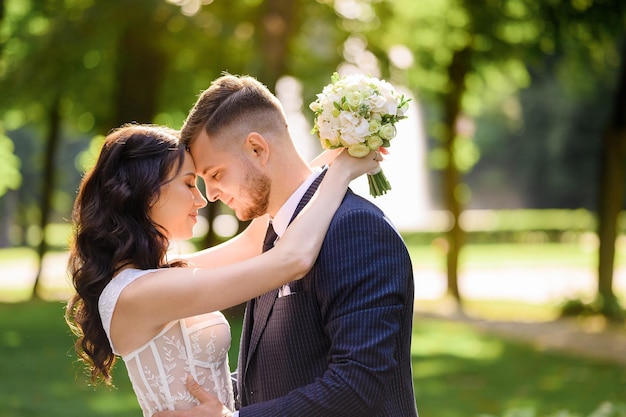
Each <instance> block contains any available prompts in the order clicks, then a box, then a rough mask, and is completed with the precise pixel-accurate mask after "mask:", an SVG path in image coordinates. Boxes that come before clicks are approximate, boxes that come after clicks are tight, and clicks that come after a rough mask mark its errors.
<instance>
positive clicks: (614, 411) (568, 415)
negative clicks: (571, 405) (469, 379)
mask: <svg viewBox="0 0 626 417" xmlns="http://www.w3.org/2000/svg"><path fill="white" fill-rule="evenodd" d="M478 417H496V416H493V415H490V414H481V415H480V416H478ZM502 417H583V414H580V413H573V412H571V411H568V410H559V411H557V412H554V413H550V414H537V412H536V411H535V409H534V408H533V407H525V408H513V409H510V410H507V411H506V412H504V414H502ZM584 417H626V404H623V403H617V404H615V403H611V402H604V403H602V404H600V405H599V406H598V408H596V409H595V410H593V411H592V412H591V413H590V414H585V415H584Z"/></svg>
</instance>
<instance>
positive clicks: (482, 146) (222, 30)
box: [0, 0, 626, 417]
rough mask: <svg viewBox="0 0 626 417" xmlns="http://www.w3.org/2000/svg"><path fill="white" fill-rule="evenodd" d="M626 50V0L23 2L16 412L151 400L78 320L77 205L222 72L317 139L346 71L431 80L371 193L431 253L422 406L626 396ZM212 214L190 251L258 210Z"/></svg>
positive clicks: (7, 112)
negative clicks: (324, 106) (111, 379)
mask: <svg viewBox="0 0 626 417" xmlns="http://www.w3.org/2000/svg"><path fill="white" fill-rule="evenodd" d="M625 59H626V4H625V3H624V2H623V1H621V0H482V1H478V0H419V1H416V0H241V1H226V0H134V1H127V0H0V415H2V416H7V417H13V416H40V415H47V416H49V415H51V414H52V415H53V416H54V415H59V416H61V415H63V416H72V415H77V416H78V415H86V414H87V415H92V416H131V415H139V409H138V407H137V406H136V403H135V400H134V397H133V395H132V392H131V391H130V387H129V386H128V382H127V381H126V376H125V375H124V370H123V369H121V370H120V371H118V372H117V373H116V385H117V389H110V388H106V387H104V388H103V387H98V388H97V389H94V388H93V387H90V386H88V385H87V383H86V378H85V377H84V375H83V374H82V371H81V369H80V365H79V364H76V363H75V357H74V356H73V352H72V346H71V345H72V338H71V337H70V336H69V330H67V328H66V326H65V324H64V323H63V319H62V314H63V306H64V303H65V300H67V298H68V297H69V295H70V294H71V291H70V287H69V284H68V280H67V277H66V274H65V267H66V265H65V262H66V260H67V248H68V243H69V239H70V236H71V225H70V215H71V208H72V204H73V200H74V197H75V194H76V190H77V188H78V184H79V182H80V178H81V175H82V173H83V172H84V170H85V169H87V168H88V167H89V166H90V165H91V164H92V163H93V161H94V158H95V157H96V156H97V152H98V150H99V146H100V143H101V142H102V139H103V138H104V135H106V134H107V132H108V131H110V130H111V129H112V128H115V127H118V126H120V125H122V124H124V123H128V122H139V123H157V124H164V125H168V126H170V127H173V128H177V129H178V128H180V127H181V125H182V123H183V121H184V119H185V117H186V114H187V111H188V110H189V109H190V108H191V106H192V105H193V103H194V102H195V100H196V98H197V96H198V94H199V93H200V92H201V91H202V90H204V89H205V88H207V87H208V86H209V84H210V83H211V81H212V80H213V79H215V78H217V77H219V76H220V75H221V74H222V73H224V72H229V73H232V74H247V75H252V76H254V77H256V78H257V79H259V80H260V81H262V82H263V83H265V84H266V85H267V86H268V87H269V88H270V89H271V90H272V91H273V92H275V93H276V95H277V96H278V97H279V99H280V100H281V102H282V103H283V105H284V107H285V111H286V114H287V116H288V119H289V124H290V129H291V131H292V135H293V137H294V140H296V144H297V146H298V148H299V150H300V151H301V153H302V154H303V155H304V156H305V158H308V159H311V158H312V157H313V156H314V155H316V154H317V153H318V152H319V151H320V149H321V148H320V146H319V143H318V141H317V139H316V138H315V137H314V136H313V135H311V133H310V130H311V128H312V121H313V113H312V111H310V110H309V108H308V105H309V103H311V102H312V101H314V100H315V94H317V93H319V92H321V90H322V88H323V87H324V86H325V85H326V84H328V83H329V82H330V76H331V74H332V73H333V72H335V71H338V72H339V73H340V74H348V73H356V72H358V73H363V74H366V75H371V76H374V77H379V78H382V79H385V80H387V81H389V82H391V83H392V84H393V85H394V86H395V87H396V89H397V90H398V91H399V92H400V93H401V94H404V95H405V96H408V97H411V99H412V101H411V103H410V110H409V113H408V115H409V118H408V119H406V120H403V121H401V122H399V124H398V126H397V127H398V135H397V137H396V138H395V139H394V140H393V141H392V145H391V147H390V149H389V150H390V152H391V153H390V155H388V156H387V158H386V161H385V162H384V163H383V165H382V167H383V170H384V171H385V174H386V175H387V177H388V178H389V180H390V182H391V185H392V190H391V191H390V192H389V193H387V194H386V195H384V196H382V197H378V198H375V199H374V198H372V197H369V195H368V191H367V181H365V180H364V179H358V180H355V182H354V183H353V189H354V190H355V191H356V192H357V193H359V194H361V195H363V196H365V197H367V198H369V199H371V200H372V201H373V202H374V203H375V204H377V205H379V206H380V207H381V208H382V209H383V210H385V211H386V212H387V213H388V215H389V217H390V218H391V220H392V221H393V222H394V223H395V224H396V226H397V227H398V229H399V230H400V232H401V233H402V235H403V237H404V238H405V241H406V242H407V246H408V247H409V250H410V253H411V256H412V259H413V263H414V267H415V278H416V293H415V298H416V326H415V330H414V359H415V362H414V375H415V385H416V401H417V404H418V408H419V410H420V414H421V415H424V416H426V417H429V416H436V417H457V416H458V417H460V416H483V417H485V416H505V415H506V416H518V415H519V416H529V417H533V416H548V415H551V416H552V415H557V413H561V414H558V416H574V415H578V416H585V417H586V416H592V415H593V416H600V415H602V416H609V417H610V416H626V410H625V406H624V403H626V400H625V398H626V363H625V362H624V360H623V359H624V357H626V352H625V351H619V350H618V353H617V354H612V356H611V358H609V357H608V356H607V354H606V352H604V353H605V354H604V355H603V354H602V353H598V351H602V350H603V349H604V350H606V349H607V348H610V347H613V348H616V347H617V349H619V347H621V346H626V344H619V343H624V338H626V330H625V326H624V317H625V312H624V307H623V306H624V302H626V236H625V233H626V223H624V219H623V209H624V202H625V198H626V196H625V194H624V180H625V179H626V176H625V175H626V172H625V168H626V62H625ZM203 216H204V221H202V222H201V223H200V224H199V227H198V228H197V230H196V236H195V237H194V239H192V241H191V242H177V244H176V245H174V247H173V248H172V250H173V251H189V250H193V249H199V248H204V247H207V246H211V245H214V244H216V243H219V242H221V241H223V240H225V239H228V238H229V237H232V236H233V235H235V234H236V233H238V231H240V230H241V229H242V228H243V227H244V226H245V225H244V224H240V223H239V222H238V221H237V220H236V219H235V218H234V217H233V216H232V214H231V212H230V211H229V209H228V207H225V206H223V205H221V204H220V203H212V204H210V205H209V206H208V207H207V208H206V209H205V210H204V212H203ZM241 312H242V308H241V306H239V307H237V308H233V309H232V310H231V311H229V312H228V316H229V319H230V320H231V326H232V327H233V348H232V349H231V351H232V352H233V353H231V358H232V360H231V366H232V367H234V366H235V363H236V351H237V345H238V342H237V340H238V339H237V338H238V334H237V332H238V330H237V329H238V326H240V324H239V321H240V317H241ZM477 321H480V323H482V324H485V323H495V324H502V323H505V322H506V323H508V325H509V326H508V327H507V328H508V329H509V330H510V331H511V332H515V331H516V330H515V329H520V328H524V329H527V328H528V327H527V326H526V327H525V325H528V324H530V323H534V324H536V325H537V326H540V325H544V324H546V323H551V324H555V323H557V324H563V326H565V327H563V326H561V327H559V329H561V330H562V329H568V331H569V332H570V333H572V332H573V334H574V337H572V338H569V339H563V340H566V341H565V342H563V343H562V344H561V346H560V348H559V349H556V351H555V352H553V351H552V349H547V348H546V347H545V346H543V345H542V346H539V347H538V345H537V340H538V338H540V337H544V338H545V336H546V333H548V336H550V334H551V333H552V332H554V335H555V336H554V337H553V338H552V339H555V338H556V337H557V336H556V330H555V329H554V328H552V327H549V328H546V327H536V331H535V332H534V333H533V335H534V336H533V337H532V338H531V339H532V340H530V341H528V340H526V341H525V342H524V343H523V344H518V342H519V341H511V340H510V338H507V337H505V336H503V335H502V334H501V333H498V332H493V331H489V330H487V331H485V328H487V327H488V326H482V327H481V328H478V327H477V326H476V322H477ZM518 333H519V332H518ZM559 334H560V333H559ZM588 334H593V335H595V336H599V337H600V336H602V337H609V338H608V339H606V338H605V339H594V342H592V343H591V344H592V345H593V346H594V348H593V350H594V351H595V353H596V354H595V355H594V357H593V358H591V359H590V358H588V357H587V356H585V354H583V353H581V351H580V350H577V351H576V352H574V353H572V352H571V351H568V349H567V348H568V347H570V348H571V347H573V346H574V345H576V342H577V341H580V340H583V336H582V335H588ZM548 339H550V337H548ZM546 349H547V350H546ZM569 350H571V349H569ZM619 352H622V353H619ZM598 358H599V359H598ZM620 358H621V359H620ZM119 367H120V368H123V366H122V365H119ZM531 371H534V373H532V372H531ZM591 381H593V382H594V383H593V384H589V382H591ZM581 385H584V386H585V387H586V388H585V389H590V390H592V391H593V392H591V393H590V394H588V395H584V396H581V395H580V394H579V393H578V390H579V389H580V388H581ZM607 410H608V411H607ZM602 413H604V414H602Z"/></svg>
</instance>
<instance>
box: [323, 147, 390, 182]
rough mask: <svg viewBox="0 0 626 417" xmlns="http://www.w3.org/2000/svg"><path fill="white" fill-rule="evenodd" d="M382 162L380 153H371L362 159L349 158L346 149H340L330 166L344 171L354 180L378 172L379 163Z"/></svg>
mask: <svg viewBox="0 0 626 417" xmlns="http://www.w3.org/2000/svg"><path fill="white" fill-rule="evenodd" d="M382 160H383V156H382V154H381V152H378V151H372V152H370V153H369V154H367V155H366V156H364V157H362V158H355V157H353V156H350V154H349V153H348V151H347V150H346V149H341V150H340V151H339V153H338V155H337V156H336V158H335V160H334V161H333V162H332V164H331V168H332V167H334V169H344V170H346V172H347V174H348V176H349V178H350V179H355V178H357V177H359V176H361V175H363V174H366V173H367V174H371V175H373V174H376V173H377V172H379V171H380V161H382Z"/></svg>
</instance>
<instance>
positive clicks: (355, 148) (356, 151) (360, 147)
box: [348, 143, 371, 158]
mask: <svg viewBox="0 0 626 417" xmlns="http://www.w3.org/2000/svg"><path fill="white" fill-rule="evenodd" d="M370 152H371V150H370V148H369V146H367V145H366V144H365V143H356V144H354V145H350V146H348V153H349V154H350V156H354V157H356V158H363V157H364V156H367V155H368V154H369V153H370Z"/></svg>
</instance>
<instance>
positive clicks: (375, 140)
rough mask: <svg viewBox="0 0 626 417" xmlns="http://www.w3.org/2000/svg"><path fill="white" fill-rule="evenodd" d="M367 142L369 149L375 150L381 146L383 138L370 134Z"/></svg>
mask: <svg viewBox="0 0 626 417" xmlns="http://www.w3.org/2000/svg"><path fill="white" fill-rule="evenodd" d="M367 144H368V146H369V148H370V149H371V150H373V151H375V150H377V149H378V148H380V147H381V146H383V139H382V138H381V137H380V136H378V135H372V136H370V137H369V138H367Z"/></svg>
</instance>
